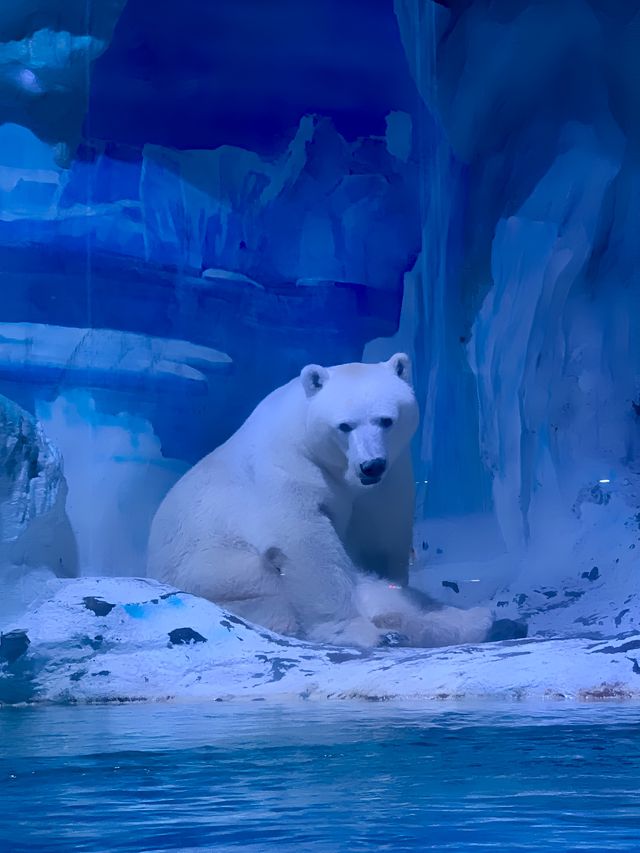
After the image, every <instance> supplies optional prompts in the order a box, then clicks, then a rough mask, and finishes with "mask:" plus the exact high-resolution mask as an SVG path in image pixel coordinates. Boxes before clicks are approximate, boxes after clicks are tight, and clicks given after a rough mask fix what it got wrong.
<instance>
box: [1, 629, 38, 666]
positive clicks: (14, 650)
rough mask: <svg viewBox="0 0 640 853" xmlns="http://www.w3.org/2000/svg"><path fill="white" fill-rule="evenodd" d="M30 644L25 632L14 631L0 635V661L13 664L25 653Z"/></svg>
mask: <svg viewBox="0 0 640 853" xmlns="http://www.w3.org/2000/svg"><path fill="white" fill-rule="evenodd" d="M30 642H31V641H30V640H29V637H28V636H27V632H26V631H20V630H16V631H9V632H8V633H6V634H0V661H4V663H14V661H17V660H18V658H19V657H21V656H22V655H23V654H24V653H25V652H26V651H27V649H28V648H29V645H30Z"/></svg>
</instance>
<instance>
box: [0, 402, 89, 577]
mask: <svg viewBox="0 0 640 853" xmlns="http://www.w3.org/2000/svg"><path fill="white" fill-rule="evenodd" d="M66 496H67V484H66V481H65V478H64V472H63V466H62V458H61V456H60V453H59V452H58V451H57V450H56V448H55V447H54V446H53V445H52V444H51V443H50V442H49V441H48V439H47V438H46V436H45V435H44V432H43V430H42V427H41V425H40V424H39V423H38V422H37V421H36V419H35V418H33V417H32V416H31V415H30V414H29V413H28V412H26V411H25V410H24V409H22V408H20V406H18V405H17V404H16V403H14V402H13V401H12V400H9V399H7V398H6V397H1V396H0V566H8V565H25V566H27V567H29V566H30V567H35V566H47V567H49V568H51V569H52V570H53V571H55V572H56V573H57V574H59V575H64V576H71V575H74V574H75V573H76V569H77V557H76V550H75V541H74V538H73V534H72V532H71V528H70V525H69V521H68V518H67V515H66V512H65V501H66Z"/></svg>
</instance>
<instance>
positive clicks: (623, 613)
mask: <svg viewBox="0 0 640 853" xmlns="http://www.w3.org/2000/svg"><path fill="white" fill-rule="evenodd" d="M627 613H629V608H628V607H626V608H625V609H624V610H621V611H620V613H618V615H617V616H616V617H615V619H614V620H613V621H614V622H615V623H616V628H619V627H620V623H621V622H622V620H623V619H624V617H625V616H626V615H627Z"/></svg>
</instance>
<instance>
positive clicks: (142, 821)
mask: <svg viewBox="0 0 640 853" xmlns="http://www.w3.org/2000/svg"><path fill="white" fill-rule="evenodd" d="M0 748H1V750H2V752H1V758H0V779H1V780H2V796H1V797H0V849H1V850H2V851H26V850H41V851H76V850H78V851H121V850H122V851H124V850H127V851H143V850H184V851H189V850H212V851H235V850H248V851H264V850H277V851H287V853H288V851H291V853H293V851H296V852H297V851H318V853H324V851H327V853H328V852H329V851H331V853H334V851H369V850H376V851H394V853H400V851H408V850H411V851H414V850H435V851H440V850H447V851H456V853H466V851H470V853H471V851H473V853H483V851H495V850H501V851H564V853H566V851H581V853H583V851H594V853H595V851H598V853H601V851H607V850H615V851H627V850H629V851H631V850H633V851H638V850H639V849H640V709H638V708H637V707H630V706H626V705H607V706H604V705H594V706H583V707H569V706H565V705H554V706H552V707H543V708H539V707H538V708H528V707H526V706H522V707H521V706H517V707H516V706H513V707H512V706H504V705H503V706H500V707H488V706H483V707H469V706H464V707H459V708H457V709H454V710H452V709H451V708H450V707H448V708H447V709H445V708H442V707H435V708H434V707H430V708H428V709H426V710H425V709H424V708H419V707H417V706H394V705H387V704H380V705H371V704H360V705H357V704H349V705H331V704H326V705H319V704H317V705H316V704H302V703H301V704H297V705H288V706H285V705H278V706H274V705H267V704H264V703H251V704H245V705H240V704H238V705H233V704H230V705H226V704H206V705H205V704H200V705H162V706H161V705H123V706H92V707H80V706H76V707H73V706H71V707H48V708H7V709H4V710H2V711H1V712H0Z"/></svg>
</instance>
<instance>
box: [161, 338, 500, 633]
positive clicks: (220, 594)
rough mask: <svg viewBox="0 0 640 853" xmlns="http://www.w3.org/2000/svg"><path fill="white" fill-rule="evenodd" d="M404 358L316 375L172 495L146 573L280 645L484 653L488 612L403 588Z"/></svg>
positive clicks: (408, 432) (406, 505) (269, 402)
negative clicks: (472, 646) (290, 638)
mask: <svg viewBox="0 0 640 853" xmlns="http://www.w3.org/2000/svg"><path fill="white" fill-rule="evenodd" d="M409 372H410V363H409V358H408V356H406V355H405V354H404V353H398V354H396V355H394V356H393V357H392V358H390V359H389V360H388V361H386V362H381V363H378V364H360V363H355V364H342V365H338V366H335V367H320V366H319V365H315V364H311V365H308V366H307V367H305V368H303V370H302V371H301V373H300V375H299V376H298V377H296V378H295V379H293V380H292V381H291V382H289V383H288V384H286V385H284V386H282V387H281V388H278V389H276V390H275V391H273V393H271V394H269V396H268V397H266V398H265V399H264V400H263V401H262V402H261V403H260V404H259V405H258V406H257V408H256V409H255V410H254V411H253V413H252V414H251V415H250V416H249V418H248V419H247V420H246V421H245V423H244V424H243V425H242V426H241V427H240V429H239V430H238V431H237V432H236V433H235V434H234V435H232V436H231V438H230V439H229V440H228V441H227V442H225V443H224V444H223V445H221V446H220V447H218V448H217V449H216V450H214V451H213V452H212V453H210V454H209V455H208V456H206V457H205V458H204V459H202V460H201V461H200V462H199V463H198V464H197V465H195V467H194V468H192V469H191V470H190V471H188V472H187V473H186V474H185V475H184V477H182V479H181V480H179V481H178V482H177V483H176V485H175V486H174V487H173V488H172V489H171V491H170V492H169V493H168V494H167V496H166V497H165V499H164V501H163V502H162V504H161V505H160V508H159V509H158V512H157V513H156V516H155V518H154V520H153V523H152V526H151V533H150V538H149V551H148V574H149V576H151V577H154V578H157V579H158V580H161V581H164V582H166V583H169V584H172V585H174V586H177V587H179V588H180V589H182V590H185V591H187V592H191V593H194V594H196V595H200V596H203V597H205V598H208V599H210V600H211V601H213V602H215V603H217V604H219V605H221V606H223V607H225V608H226V609H228V610H230V611H232V612H234V613H236V614H238V615H240V616H243V617H245V618H247V619H249V620H250V621H252V622H255V623H258V624H260V625H262V626H264V627H267V628H269V629H271V630H272V631H275V632H277V633H281V634H292V635H295V636H298V637H303V638H306V639H309V640H313V641H322V642H328V643H335V644H342V645H345V644H353V645H357V646H362V647H369V646H375V645H381V644H382V645H384V644H389V643H401V644H406V645H412V646H439V645H450V644H453V643H457V642H480V641H482V640H484V639H485V638H486V637H487V634H488V631H489V629H490V626H491V621H492V620H491V615H490V613H489V612H488V611H487V610H485V609H483V608H475V609H473V610H467V611H464V610H459V609H457V608H453V607H438V606H436V605H434V604H433V602H429V601H425V600H424V597H420V596H419V594H417V593H414V592H411V591H410V590H407V589H405V586H406V584H407V581H408V562H409V555H410V550H411V540H412V522H413V502H414V480H413V472H412V466H411V457H410V443H411V439H412V436H413V434H414V432H415V430H416V427H417V424H418V407H417V404H416V400H415V396H414V393H413V389H412V386H411V382H410V376H409Z"/></svg>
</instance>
